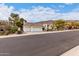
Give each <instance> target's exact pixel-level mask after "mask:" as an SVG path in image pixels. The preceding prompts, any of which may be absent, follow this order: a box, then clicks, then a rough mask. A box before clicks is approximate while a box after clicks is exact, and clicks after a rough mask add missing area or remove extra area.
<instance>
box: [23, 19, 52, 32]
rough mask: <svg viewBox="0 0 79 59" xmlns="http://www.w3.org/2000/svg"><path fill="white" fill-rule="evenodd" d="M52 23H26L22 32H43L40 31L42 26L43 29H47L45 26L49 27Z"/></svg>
mask: <svg viewBox="0 0 79 59" xmlns="http://www.w3.org/2000/svg"><path fill="white" fill-rule="evenodd" d="M52 23H53V21H52V20H49V21H41V22H35V23H29V22H27V23H25V24H24V27H23V30H24V32H37V31H39V32H40V31H43V30H42V28H43V26H45V28H46V29H47V26H48V25H51V24H52ZM49 27H50V26H49Z"/></svg>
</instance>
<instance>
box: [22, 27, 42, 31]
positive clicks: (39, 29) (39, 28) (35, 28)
mask: <svg viewBox="0 0 79 59" xmlns="http://www.w3.org/2000/svg"><path fill="white" fill-rule="evenodd" d="M23 29H24V32H40V31H42V27H34V26H31V27H29V26H26V27H24V28H23Z"/></svg>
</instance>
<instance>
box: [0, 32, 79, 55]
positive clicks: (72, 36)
mask: <svg viewBox="0 0 79 59" xmlns="http://www.w3.org/2000/svg"><path fill="white" fill-rule="evenodd" d="M77 45H79V31H71V32H61V33H48V34H38V35H29V36H20V37H11V38H0V55H1V56H59V55H61V54H62V53H64V52H66V51H68V50H70V49H71V48H73V47H75V46H77Z"/></svg>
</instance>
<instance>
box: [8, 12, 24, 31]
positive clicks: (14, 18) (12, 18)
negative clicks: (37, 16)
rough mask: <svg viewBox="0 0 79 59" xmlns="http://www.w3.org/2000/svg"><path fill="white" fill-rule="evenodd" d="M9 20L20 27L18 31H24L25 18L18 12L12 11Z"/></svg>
mask: <svg viewBox="0 0 79 59" xmlns="http://www.w3.org/2000/svg"><path fill="white" fill-rule="evenodd" d="M9 22H10V24H11V26H13V27H18V29H17V30H18V33H22V32H23V24H24V22H25V20H24V19H23V18H20V17H19V15H18V14H14V13H11V15H10V17H9Z"/></svg>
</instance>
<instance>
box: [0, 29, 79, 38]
mask: <svg viewBox="0 0 79 59" xmlns="http://www.w3.org/2000/svg"><path fill="white" fill-rule="evenodd" d="M70 31H79V29H76V30H64V31H52V32H51V31H50V32H27V33H25V34H12V35H4V36H0V38H9V37H18V36H28V35H37V34H47V33H60V32H70Z"/></svg>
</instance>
